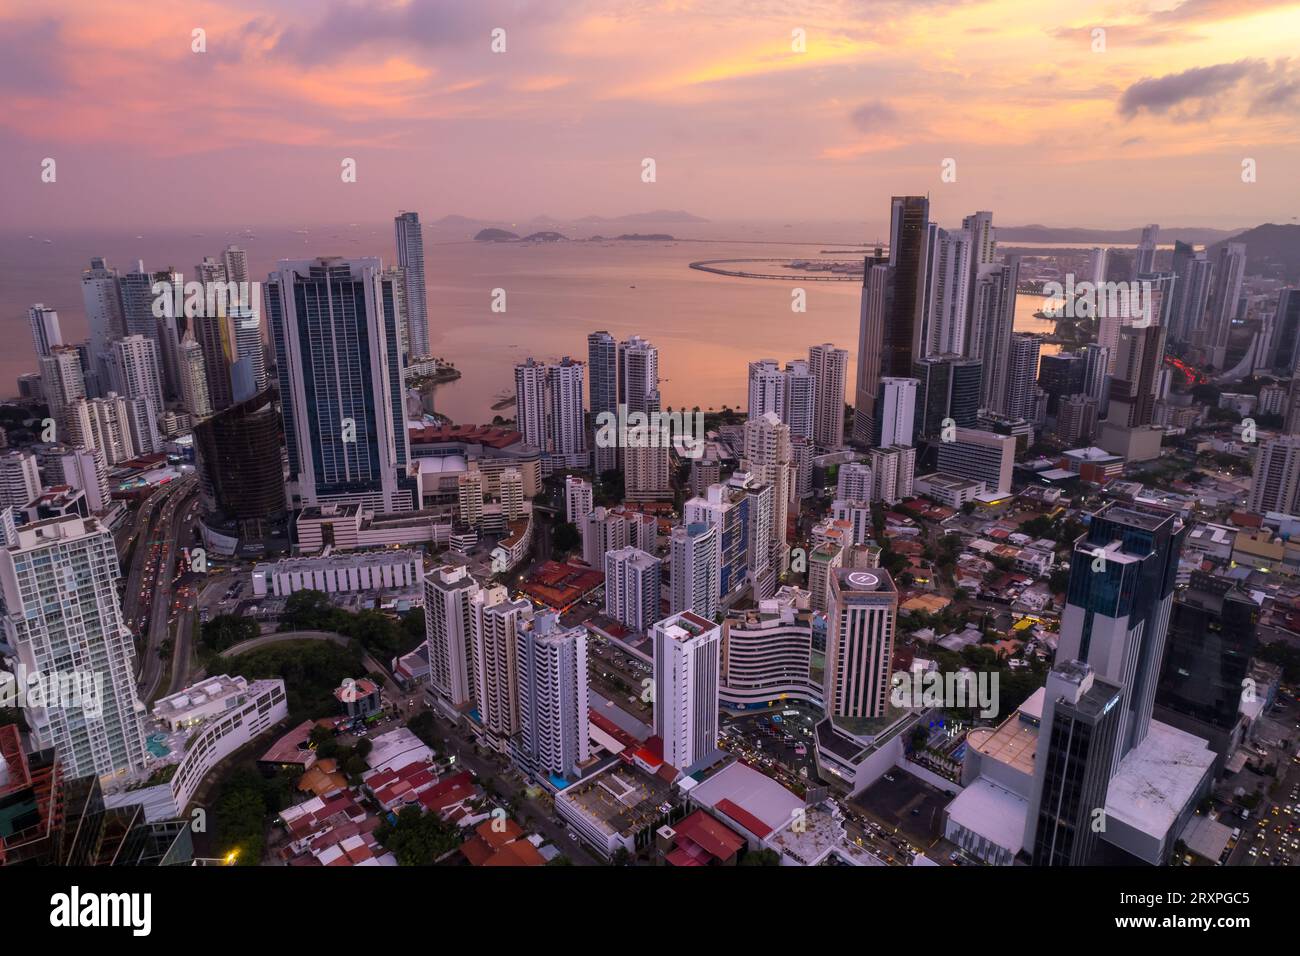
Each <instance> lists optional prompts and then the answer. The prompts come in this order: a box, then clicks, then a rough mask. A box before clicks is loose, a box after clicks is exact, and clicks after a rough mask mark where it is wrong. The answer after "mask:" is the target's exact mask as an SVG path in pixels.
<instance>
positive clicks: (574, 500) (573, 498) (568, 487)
mask: <svg viewBox="0 0 1300 956" xmlns="http://www.w3.org/2000/svg"><path fill="white" fill-rule="evenodd" d="M591 508H592V491H591V483H590V482H588V481H583V480H582V479H581V478H579V477H578V476H577V475H569V476H568V477H566V478H565V479H564V515H565V519H566V520H567V521H568V522H569V524H571V525H575V526H577V525H580V524H581V522H582V519H583V518H585V517H586V516H587V515H589V514H591Z"/></svg>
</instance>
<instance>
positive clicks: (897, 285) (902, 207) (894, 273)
mask: <svg viewBox="0 0 1300 956" xmlns="http://www.w3.org/2000/svg"><path fill="white" fill-rule="evenodd" d="M929 232H930V199H929V197H927V196H895V197H894V198H893V200H892V203H891V208H890V224H889V265H890V267H891V276H890V279H891V281H890V287H891V288H890V297H889V303H888V309H887V311H886V313H885V325H884V329H883V330H882V335H881V345H880V376H881V377H882V378H907V377H908V376H910V375H911V374H912V362H913V360H914V358H915V356H916V354H917V353H915V352H914V348H915V339H916V335H917V329H918V327H919V326H920V325H921V324H922V323H921V317H922V315H923V314H924V313H923V310H924V306H925V286H926V281H925V274H926V262H927V240H928V236H929Z"/></svg>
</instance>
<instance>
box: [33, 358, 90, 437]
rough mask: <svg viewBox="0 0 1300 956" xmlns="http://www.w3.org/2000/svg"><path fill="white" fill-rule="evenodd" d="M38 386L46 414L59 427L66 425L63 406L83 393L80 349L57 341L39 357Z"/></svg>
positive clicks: (83, 381) (84, 391)
mask: <svg viewBox="0 0 1300 956" xmlns="http://www.w3.org/2000/svg"><path fill="white" fill-rule="evenodd" d="M39 364H40V369H41V390H42V391H43V392H44V393H45V404H46V405H47V406H48V407H49V409H50V417H51V418H53V419H54V421H55V423H56V424H57V425H58V427H60V428H65V427H67V421H66V409H67V408H68V406H69V405H71V404H72V403H73V402H75V401H76V400H77V399H79V398H85V397H86V380H85V379H84V378H83V377H82V374H81V353H80V352H79V351H77V349H76V347H75V346H71V345H58V346H54V347H53V348H51V349H50V351H49V354H48V355H42V356H41V358H40V362H39Z"/></svg>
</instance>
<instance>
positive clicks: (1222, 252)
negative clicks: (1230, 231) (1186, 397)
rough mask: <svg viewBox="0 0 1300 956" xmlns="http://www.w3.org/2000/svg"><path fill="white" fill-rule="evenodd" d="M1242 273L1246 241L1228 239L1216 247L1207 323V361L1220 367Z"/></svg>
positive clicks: (1244, 262)
mask: <svg viewBox="0 0 1300 956" xmlns="http://www.w3.org/2000/svg"><path fill="white" fill-rule="evenodd" d="M1245 276H1246V244H1245V243H1244V242H1229V243H1227V244H1226V245H1224V246H1223V247H1222V248H1220V249H1219V257H1218V259H1216V260H1215V262H1214V279H1213V283H1214V285H1213V289H1214V291H1213V293H1212V294H1211V296H1210V303H1209V311H1210V317H1209V321H1208V323H1207V335H1206V342H1205V344H1206V347H1207V348H1208V350H1209V352H1210V363H1211V364H1212V365H1214V366H1215V367H1216V368H1222V367H1223V364H1224V360H1225V359H1226V357H1227V352H1228V337H1229V335H1230V334H1231V332H1232V320H1233V319H1234V318H1236V316H1237V303H1238V301H1239V300H1240V299H1241V285H1242V281H1243V280H1244V279H1245Z"/></svg>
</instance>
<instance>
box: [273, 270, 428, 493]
mask: <svg viewBox="0 0 1300 956" xmlns="http://www.w3.org/2000/svg"><path fill="white" fill-rule="evenodd" d="M395 294H396V290H395V288H394V285H393V283H392V281H391V280H389V279H385V278H384V277H383V271H382V268H381V266H380V262H379V260H378V259H340V258H322V259H306V260H288V259H286V260H281V261H280V262H279V263H278V265H277V271H276V272H275V273H273V274H272V275H271V276H270V278H269V280H268V283H267V297H266V298H267V306H268V309H269V316H268V317H269V320H270V325H271V334H272V339H273V341H274V343H275V357H276V363H275V364H276V370H277V373H278V375H279V383H280V402H281V409H282V414H283V418H284V437H285V443H286V445H287V448H288V454H289V489H290V500H291V502H292V507H294V508H302V507H309V506H314V505H318V504H321V503H325V502H330V501H334V502H356V503H359V504H362V505H364V506H365V507H368V508H372V509H374V510H376V511H381V512H391V511H405V510H408V509H410V508H411V507H412V504H413V502H412V499H413V493H414V482H413V481H411V480H410V479H409V478H407V477H406V462H407V432H406V408H405V401H404V396H405V393H404V381H403V379H404V375H403V368H404V366H403V363H402V356H401V354H400V350H399V349H398V347H397V307H396V302H395Z"/></svg>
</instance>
